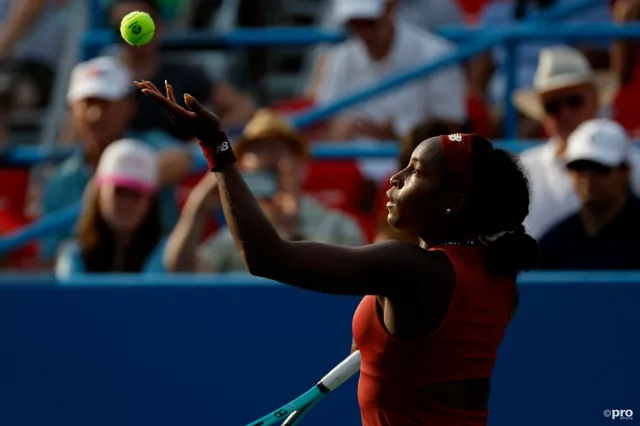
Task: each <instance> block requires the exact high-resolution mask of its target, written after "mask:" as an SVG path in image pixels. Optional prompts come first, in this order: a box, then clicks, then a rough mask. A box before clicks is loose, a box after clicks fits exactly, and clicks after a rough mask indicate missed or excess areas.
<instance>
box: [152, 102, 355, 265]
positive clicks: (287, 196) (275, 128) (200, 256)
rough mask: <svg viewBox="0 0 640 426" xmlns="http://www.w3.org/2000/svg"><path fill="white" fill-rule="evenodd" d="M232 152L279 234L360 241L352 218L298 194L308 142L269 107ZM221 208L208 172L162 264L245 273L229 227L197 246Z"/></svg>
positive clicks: (332, 241)
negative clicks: (204, 231)
mask: <svg viewBox="0 0 640 426" xmlns="http://www.w3.org/2000/svg"><path fill="white" fill-rule="evenodd" d="M234 150H235V152H236V155H237V157H238V167H240V169H241V170H242V172H243V174H244V177H245V181H246V182H247V184H248V185H249V188H250V189H251V190H252V192H253V193H254V195H255V196H256V198H258V200H259V203H260V206H261V207H262V210H263V211H264V213H265V214H266V215H267V217H268V218H269V219H270V220H271V222H272V223H273V224H274V225H275V226H276V228H277V230H278V232H279V233H280V235H281V236H282V237H283V238H286V239H288V240H295V241H302V240H310V241H318V242H324V243H329V244H340V245H353V246H356V245H362V244H364V242H365V241H364V235H363V233H362V231H361V229H360V228H359V226H358V225H357V223H356V222H355V220H353V219H352V218H350V217H349V216H347V215H345V214H343V213H340V212H337V211H329V210H327V209H325V208H324V207H323V206H321V205H320V203H318V202H317V201H315V200H314V199H313V198H311V197H309V196H306V195H304V194H302V193H301V191H302V184H303V180H304V169H305V163H306V160H307V157H308V150H309V145H308V142H307V140H306V139H305V137H304V136H303V135H301V134H299V133H297V132H295V131H294V130H293V129H292V128H291V126H290V125H289V124H288V123H287V122H285V121H284V120H283V119H282V118H281V117H279V116H278V115H276V114H274V113H272V112H270V111H268V110H261V111H258V113H257V114H256V116H255V117H254V118H253V119H252V120H251V122H249V124H248V125H247V127H246V129H245V131H244V133H243V136H242V137H241V138H240V140H238V141H237V143H236V145H235V147H234ZM219 206H220V201H219V194H218V188H217V184H216V180H215V175H214V174H212V173H211V174H207V175H206V176H205V177H204V178H203V179H202V180H201V182H200V183H199V184H198V186H197V187H196V188H195V189H194V191H193V192H192V193H191V195H190V197H189V200H188V201H187V204H186V205H185V208H184V210H183V215H182V216H181V217H180V221H179V223H178V225H177V226H176V229H175V231H174V232H173V233H172V234H171V237H170V239H169V243H168V246H167V251H166V255H167V257H166V262H165V263H166V265H167V267H168V268H169V269H170V270H172V271H174V272H188V271H194V270H197V271H201V272H229V271H246V269H245V266H244V263H243V261H242V258H241V256H240V254H239V253H238V250H237V249H236V247H235V244H234V242H233V237H232V236H231V233H230V231H229V230H228V229H227V228H223V229H221V230H220V231H219V232H218V234H216V235H214V236H213V237H212V238H210V239H209V240H208V241H205V242H204V243H203V244H202V245H201V246H199V247H198V245H199V243H200V241H201V239H202V233H203V229H204V222H205V220H206V218H207V217H208V216H209V215H212V214H213V213H214V209H216V208H219Z"/></svg>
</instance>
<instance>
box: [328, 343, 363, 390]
mask: <svg viewBox="0 0 640 426" xmlns="http://www.w3.org/2000/svg"><path fill="white" fill-rule="evenodd" d="M359 370H360V351H355V352H354V353H352V354H351V355H349V356H348V357H347V358H345V359H344V360H343V361H342V362H341V363H340V364H338V365H336V366H335V367H334V368H333V370H331V371H329V373H327V375H326V376H324V377H323V378H322V379H321V380H320V382H319V383H318V385H319V386H320V387H321V388H325V389H326V390H327V391H328V392H331V391H332V390H334V389H336V388H337V387H338V386H340V385H341V384H343V383H344V382H346V381H347V380H348V379H349V378H350V377H351V376H353V375H354V374H356V373H357V372H358V371H359Z"/></svg>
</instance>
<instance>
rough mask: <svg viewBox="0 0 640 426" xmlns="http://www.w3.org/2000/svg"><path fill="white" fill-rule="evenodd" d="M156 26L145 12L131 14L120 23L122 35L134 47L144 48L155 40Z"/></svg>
mask: <svg viewBox="0 0 640 426" xmlns="http://www.w3.org/2000/svg"><path fill="white" fill-rule="evenodd" d="M155 31H156V24H154V22H153V19H152V18H151V16H149V14H148V13H145V12H139V11H135V12H131V13H129V14H128V15H127V16H125V17H124V18H122V21H121V22H120V35H121V36H122V38H123V39H124V41H126V42H127V43H129V44H130V45H132V46H144V45H145V44H147V43H149V42H150V41H151V39H152V38H153V34H154V33H155Z"/></svg>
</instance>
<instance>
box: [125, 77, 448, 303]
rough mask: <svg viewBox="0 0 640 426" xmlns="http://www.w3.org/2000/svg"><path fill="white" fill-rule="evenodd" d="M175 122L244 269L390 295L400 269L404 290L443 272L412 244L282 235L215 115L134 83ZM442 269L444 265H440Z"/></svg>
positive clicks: (328, 288)
mask: <svg viewBox="0 0 640 426" xmlns="http://www.w3.org/2000/svg"><path fill="white" fill-rule="evenodd" d="M137 85H138V87H140V88H141V89H142V91H143V93H145V94H146V95H148V96H150V97H151V98H152V99H153V100H154V101H155V102H156V103H157V104H158V105H159V106H160V107H161V108H162V109H163V110H164V111H165V112H166V113H167V115H168V116H169V117H170V118H171V119H172V120H173V121H174V123H175V124H177V125H179V126H181V127H182V128H183V129H185V130H187V131H189V132H191V133H192V134H193V136H194V137H196V138H198V139H200V141H201V142H200V143H201V146H202V149H203V152H204V154H205V156H206V157H207V161H208V162H209V167H210V169H211V170H212V171H214V172H215V173H216V174H217V178H218V186H219V188H220V195H221V200H222V205H223V209H224V213H225V217H226V220H227V225H228V227H229V229H230V231H231V233H232V234H233V237H234V240H235V243H236V246H237V247H238V250H239V252H240V254H241V255H242V258H243V260H244V262H245V264H246V266H247V268H248V270H249V271H250V272H251V273H252V274H254V275H257V276H262V277H266V278H270V279H274V280H277V281H280V282H282V283H285V284H290V285H294V286H299V287H304V288H308V289H311V290H316V291H321V292H328V293H338V294H354V295H365V294H376V295H391V294H392V293H394V292H396V291H398V287H399V286H398V285H396V284H395V282H396V279H397V276H398V271H399V270H402V271H403V273H404V275H405V276H406V278H403V284H404V285H403V287H404V290H403V294H407V292H406V291H407V287H410V286H411V285H412V281H415V283H416V287H422V286H419V283H424V282H425V279H426V280H428V281H429V277H428V276H425V274H430V273H433V274H434V278H435V275H438V274H443V273H447V272H449V271H448V270H444V271H442V269H443V268H442V267H440V268H439V267H437V266H436V265H440V264H443V262H439V261H437V262H433V264H434V265H433V268H430V263H431V262H430V259H435V258H438V260H439V258H440V257H441V256H442V255H441V254H439V253H429V252H426V251H424V250H421V249H420V248H419V247H416V246H415V245H412V244H408V243H402V242H397V241H392V242H385V243H381V244H375V245H370V246H364V247H342V246H334V245H327V244H320V243H314V242H291V241H286V240H283V239H282V238H281V237H280V236H279V235H278V233H277V232H276V230H275V229H274V227H273V226H272V224H271V223H270V222H269V220H268V219H267V217H266V216H265V215H264V214H263V212H262V210H261V209H260V207H259V205H258V203H257V202H256V200H255V199H254V197H253V195H252V193H251V192H250V190H249V188H248V187H247V185H246V184H245V182H244V180H243V178H242V176H241V174H240V172H239V170H238V169H237V168H236V166H235V164H234V163H235V157H234V155H233V151H232V149H231V146H230V144H229V142H228V141H227V139H226V135H225V134H224V133H223V132H221V131H220V129H219V120H218V118H217V117H216V116H215V115H214V114H213V113H211V112H209V111H207V110H205V109H204V108H203V107H202V106H201V105H200V104H199V103H198V102H197V101H196V100H195V99H194V98H193V97H191V96H189V95H185V102H186V104H187V106H188V107H189V109H190V111H189V110H186V109H184V108H182V107H181V106H179V105H178V104H177V103H175V98H174V96H173V92H172V89H171V87H170V86H169V85H167V88H166V89H167V96H166V97H165V96H163V95H162V93H161V92H160V91H159V90H158V89H157V88H155V87H154V86H153V85H152V84H151V83H149V82H140V83H137ZM444 269H446V268H444Z"/></svg>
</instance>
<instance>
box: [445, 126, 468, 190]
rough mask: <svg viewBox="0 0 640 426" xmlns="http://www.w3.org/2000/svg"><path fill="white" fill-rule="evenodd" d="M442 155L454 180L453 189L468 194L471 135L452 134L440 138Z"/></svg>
mask: <svg viewBox="0 0 640 426" xmlns="http://www.w3.org/2000/svg"><path fill="white" fill-rule="evenodd" d="M440 144H441V145H442V153H443V154H444V158H445V160H446V162H447V168H448V170H449V173H450V175H451V177H452V178H453V180H454V185H455V188H456V189H458V190H460V191H463V192H464V193H468V192H469V191H470V190H471V186H472V175H471V155H472V153H473V141H472V139H471V135H468V134H461V133H454V134H452V135H442V136H440Z"/></svg>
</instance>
